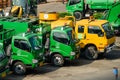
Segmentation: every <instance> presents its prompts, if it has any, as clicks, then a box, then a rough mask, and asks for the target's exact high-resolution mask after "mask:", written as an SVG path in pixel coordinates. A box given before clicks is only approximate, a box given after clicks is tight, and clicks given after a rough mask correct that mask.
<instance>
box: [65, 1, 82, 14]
mask: <svg viewBox="0 0 120 80" xmlns="http://www.w3.org/2000/svg"><path fill="white" fill-rule="evenodd" d="M83 4H84V1H83V0H69V1H68V3H67V4H66V9H67V10H68V12H74V11H77V10H78V11H83V6H84V5H83Z"/></svg>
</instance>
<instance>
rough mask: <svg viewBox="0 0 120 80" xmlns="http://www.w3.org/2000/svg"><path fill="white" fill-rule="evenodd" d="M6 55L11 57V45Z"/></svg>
mask: <svg viewBox="0 0 120 80" xmlns="http://www.w3.org/2000/svg"><path fill="white" fill-rule="evenodd" d="M6 55H7V56H8V57H10V56H11V45H8V46H7V48H6Z"/></svg>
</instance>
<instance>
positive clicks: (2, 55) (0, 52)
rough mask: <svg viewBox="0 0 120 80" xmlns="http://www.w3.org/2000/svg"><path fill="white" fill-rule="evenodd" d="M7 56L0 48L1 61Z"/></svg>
mask: <svg viewBox="0 0 120 80" xmlns="http://www.w3.org/2000/svg"><path fill="white" fill-rule="evenodd" d="M4 58H5V53H4V51H3V50H0V61H2V60H3V59H4Z"/></svg>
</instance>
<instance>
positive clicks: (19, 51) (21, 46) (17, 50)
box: [12, 39, 31, 61]
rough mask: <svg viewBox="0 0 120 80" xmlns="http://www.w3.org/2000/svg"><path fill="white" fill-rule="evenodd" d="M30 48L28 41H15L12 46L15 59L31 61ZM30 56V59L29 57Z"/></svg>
mask: <svg viewBox="0 0 120 80" xmlns="http://www.w3.org/2000/svg"><path fill="white" fill-rule="evenodd" d="M30 52H31V50H30V46H29V44H28V41H27V40H22V39H15V40H14V44H13V45H12V53H13V55H14V58H15V56H16V58H18V59H20V60H22V61H24V59H28V60H29V61H31V60H30V57H31V54H30ZM28 56H29V57H28Z"/></svg>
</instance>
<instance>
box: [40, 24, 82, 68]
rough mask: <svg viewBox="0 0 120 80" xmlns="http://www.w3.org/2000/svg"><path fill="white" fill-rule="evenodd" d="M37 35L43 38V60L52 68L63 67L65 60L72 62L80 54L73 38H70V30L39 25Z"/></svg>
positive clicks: (67, 27)
mask: <svg viewBox="0 0 120 80" xmlns="http://www.w3.org/2000/svg"><path fill="white" fill-rule="evenodd" d="M40 25H41V26H40V27H39V31H38V34H40V35H41V36H42V37H43V38H42V39H43V41H42V42H43V45H44V46H45V59H46V61H47V62H51V63H52V64H53V65H54V66H63V65H64V63H65V61H66V60H69V61H72V60H75V59H78V58H79V55H80V53H79V52H78V50H80V49H77V48H79V46H78V47H77V48H76V46H75V36H72V28H71V27H69V26H67V25H65V26H56V28H52V27H51V25H50V24H46V23H42V24H40Z"/></svg>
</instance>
